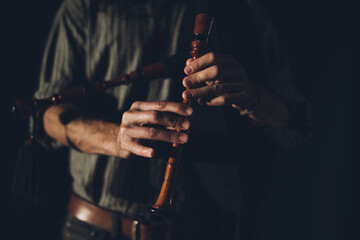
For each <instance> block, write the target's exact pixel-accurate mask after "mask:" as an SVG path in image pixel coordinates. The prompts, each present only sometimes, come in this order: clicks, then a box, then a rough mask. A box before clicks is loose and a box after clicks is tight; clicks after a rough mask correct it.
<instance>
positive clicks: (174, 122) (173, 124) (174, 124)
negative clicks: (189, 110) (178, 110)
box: [171, 118, 179, 127]
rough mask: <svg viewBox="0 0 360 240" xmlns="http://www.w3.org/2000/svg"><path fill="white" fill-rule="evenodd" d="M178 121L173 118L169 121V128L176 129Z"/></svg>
mask: <svg viewBox="0 0 360 240" xmlns="http://www.w3.org/2000/svg"><path fill="white" fill-rule="evenodd" d="M178 122H179V119H178V118H173V119H172V120H171V127H176V125H177V124H178Z"/></svg>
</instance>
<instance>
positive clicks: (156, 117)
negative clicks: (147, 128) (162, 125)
mask: <svg viewBox="0 0 360 240" xmlns="http://www.w3.org/2000/svg"><path fill="white" fill-rule="evenodd" d="M150 118H151V119H152V120H153V121H155V122H158V121H160V119H161V116H160V113H159V112H158V111H151V112H150Z"/></svg>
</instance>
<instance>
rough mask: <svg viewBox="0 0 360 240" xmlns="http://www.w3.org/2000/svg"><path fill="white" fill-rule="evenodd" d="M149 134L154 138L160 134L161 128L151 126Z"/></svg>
mask: <svg viewBox="0 0 360 240" xmlns="http://www.w3.org/2000/svg"><path fill="white" fill-rule="evenodd" d="M148 135H149V138H154V137H156V136H157V135H159V130H158V129H156V128H149V131H148Z"/></svg>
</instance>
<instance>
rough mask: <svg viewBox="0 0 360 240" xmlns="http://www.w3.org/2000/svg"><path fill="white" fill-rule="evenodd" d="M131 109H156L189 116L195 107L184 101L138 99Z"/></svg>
mask: <svg viewBox="0 0 360 240" xmlns="http://www.w3.org/2000/svg"><path fill="white" fill-rule="evenodd" d="M130 110H137V111H148V110H156V111H161V112H172V113H176V114H179V115H183V116H189V115H191V114H192V112H193V109H192V108H191V107H190V106H188V105H186V104H183V103H177V102H165V101H158V102H141V101H136V102H134V103H133V104H132V105H131V108H130Z"/></svg>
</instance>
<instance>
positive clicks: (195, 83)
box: [182, 52, 289, 128]
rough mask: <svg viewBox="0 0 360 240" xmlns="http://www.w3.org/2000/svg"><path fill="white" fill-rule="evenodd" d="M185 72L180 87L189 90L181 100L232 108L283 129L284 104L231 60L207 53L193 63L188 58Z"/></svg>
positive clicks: (286, 117)
mask: <svg viewBox="0 0 360 240" xmlns="http://www.w3.org/2000/svg"><path fill="white" fill-rule="evenodd" d="M184 72H185V73H186V74H187V75H188V76H187V77H185V78H184V80H183V85H184V86H185V87H187V88H189V89H188V90H186V91H184V92H183V94H182V96H183V98H184V99H186V100H190V99H198V102H199V103H200V104H205V105H207V106H224V105H231V106H233V107H234V108H235V109H238V110H239V111H240V113H246V112H248V113H250V115H249V117H250V118H251V119H253V120H255V121H257V122H258V123H260V124H263V125H268V126H270V127H273V128H283V127H286V125H287V122H288V120H289V112H288V109H287V107H286V105H285V104H284V103H283V101H282V100H281V99H280V98H279V97H278V96H277V95H276V94H275V93H274V92H272V91H271V90H270V89H268V88H267V87H265V86H264V85H262V84H260V83H255V82H251V81H249V79H248V76H247V74H246V72H245V69H244V67H243V66H242V65H240V64H239V63H238V62H237V61H236V59H235V58H234V57H232V56H228V55H216V54H214V53H212V52H211V53H207V54H205V55H203V56H202V57H200V58H198V59H196V60H192V59H188V60H187V61H186V67H185V69H184Z"/></svg>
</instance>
